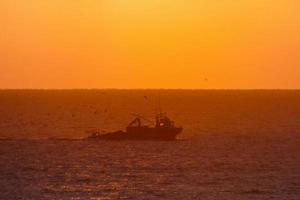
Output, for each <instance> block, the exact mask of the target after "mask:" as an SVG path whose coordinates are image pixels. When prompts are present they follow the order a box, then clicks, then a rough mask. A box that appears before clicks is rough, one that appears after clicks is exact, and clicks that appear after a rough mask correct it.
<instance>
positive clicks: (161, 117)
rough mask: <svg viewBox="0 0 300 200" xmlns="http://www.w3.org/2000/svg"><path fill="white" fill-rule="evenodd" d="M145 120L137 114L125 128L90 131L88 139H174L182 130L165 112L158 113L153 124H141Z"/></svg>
mask: <svg viewBox="0 0 300 200" xmlns="http://www.w3.org/2000/svg"><path fill="white" fill-rule="evenodd" d="M142 120H144V121H149V120H146V119H145V118H143V117H141V116H137V117H135V118H134V120H133V121H131V122H130V123H129V125H128V126H127V127H126V130H125V131H123V130H119V131H115V132H109V133H105V134H102V133H101V132H100V131H95V132H92V134H91V135H90V136H88V138H87V139H89V140H158V141H159V140H161V141H164V140H165V141H167V140H176V137H177V135H178V134H180V133H181V132H182V127H176V126H175V123H174V121H172V120H171V119H170V118H168V117H167V115H166V114H165V113H158V114H156V117H155V125H154V126H148V125H144V124H142Z"/></svg>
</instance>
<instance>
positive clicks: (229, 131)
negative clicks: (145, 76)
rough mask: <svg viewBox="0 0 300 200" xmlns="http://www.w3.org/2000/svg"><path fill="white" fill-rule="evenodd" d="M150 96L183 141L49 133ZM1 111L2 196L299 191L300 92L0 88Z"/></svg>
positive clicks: (86, 125)
mask: <svg viewBox="0 0 300 200" xmlns="http://www.w3.org/2000/svg"><path fill="white" fill-rule="evenodd" d="M158 99H159V102H161V105H162V107H163V108H164V110H165V111H167V112H168V113H169V116H170V117H171V118H173V119H174V120H175V121H176V122H177V123H179V124H181V125H182V126H183V127H184V128H185V131H184V132H183V133H182V135H181V136H180V139H181V140H179V141H173V142H91V141H84V140H47V138H74V139H78V138H82V137H85V136H86V132H85V131H86V130H89V129H93V128H98V127H99V128H103V129H106V130H112V129H119V128H123V127H124V126H126V124H127V122H128V121H129V120H130V119H131V116H130V113H140V114H142V115H144V116H147V117H151V116H152V115H153V110H155V109H154V108H155V107H156V105H157V101H158ZM0 113H1V115H0V137H1V138H8V137H10V138H11V140H2V141H0V199H292V200H293V199H295V200H298V199H300V157H299V155H300V136H299V133H300V123H299V122H300V91H118V90H105V91H104V90H103V91H97V90H94V91H87V90H82V91H1V92H0ZM17 139H18V140H17Z"/></svg>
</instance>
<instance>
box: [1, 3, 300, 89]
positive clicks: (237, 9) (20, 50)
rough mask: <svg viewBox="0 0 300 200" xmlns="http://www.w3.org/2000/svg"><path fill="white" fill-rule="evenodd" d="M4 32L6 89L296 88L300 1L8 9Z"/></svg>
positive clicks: (3, 10)
mask: <svg viewBox="0 0 300 200" xmlns="http://www.w3.org/2000/svg"><path fill="white" fill-rule="evenodd" d="M0 28H1V29H0V88H192V89H196V88H200V89H206V88H229V89H230V88H239V89H244V88H254V89H255V88H300V78H299V77H300V1H299V0H209V1H207V0H143V1H142V0H63V1H62V0H26V1H24V0H9V1H0ZM206 79H207V80H206Z"/></svg>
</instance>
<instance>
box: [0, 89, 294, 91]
mask: <svg viewBox="0 0 300 200" xmlns="http://www.w3.org/2000/svg"><path fill="white" fill-rule="evenodd" d="M1 90H2V91H3V90H252V91H253V90H291V91H292V90H300V88H0V91H1Z"/></svg>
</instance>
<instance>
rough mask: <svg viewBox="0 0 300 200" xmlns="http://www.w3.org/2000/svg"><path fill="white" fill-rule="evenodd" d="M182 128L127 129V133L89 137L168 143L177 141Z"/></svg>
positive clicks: (119, 132) (120, 132)
mask: <svg viewBox="0 0 300 200" xmlns="http://www.w3.org/2000/svg"><path fill="white" fill-rule="evenodd" d="M181 131H182V128H161V127H157V128H156V127H155V128H148V127H145V128H142V127H139V128H135V127H131V128H127V131H116V132H111V133H107V134H103V135H97V136H92V137H89V138H88V139H93V140H152V141H168V140H176V137H177V135H178V134H180V133H181Z"/></svg>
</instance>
